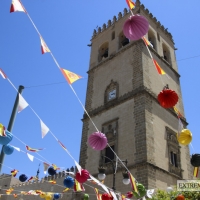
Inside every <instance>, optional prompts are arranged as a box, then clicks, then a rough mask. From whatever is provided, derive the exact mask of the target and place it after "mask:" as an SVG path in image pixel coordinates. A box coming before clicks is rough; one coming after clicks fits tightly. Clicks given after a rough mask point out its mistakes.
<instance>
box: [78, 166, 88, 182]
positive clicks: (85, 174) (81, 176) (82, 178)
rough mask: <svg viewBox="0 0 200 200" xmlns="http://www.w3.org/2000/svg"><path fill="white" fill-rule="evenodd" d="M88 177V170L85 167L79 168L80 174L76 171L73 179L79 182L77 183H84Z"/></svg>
mask: <svg viewBox="0 0 200 200" xmlns="http://www.w3.org/2000/svg"><path fill="white" fill-rule="evenodd" d="M88 178H89V172H88V171H87V170H86V169H82V170H81V174H80V173H79V172H77V173H76V177H75V179H76V180H77V181H78V182H79V183H84V182H86V181H87V179H88Z"/></svg>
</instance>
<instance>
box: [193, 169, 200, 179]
mask: <svg viewBox="0 0 200 200" xmlns="http://www.w3.org/2000/svg"><path fill="white" fill-rule="evenodd" d="M198 172H199V167H194V172H193V176H194V177H198Z"/></svg>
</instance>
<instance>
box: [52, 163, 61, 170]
mask: <svg viewBox="0 0 200 200" xmlns="http://www.w3.org/2000/svg"><path fill="white" fill-rule="evenodd" d="M52 166H53V168H54V170H60V167H57V165H55V164H52Z"/></svg>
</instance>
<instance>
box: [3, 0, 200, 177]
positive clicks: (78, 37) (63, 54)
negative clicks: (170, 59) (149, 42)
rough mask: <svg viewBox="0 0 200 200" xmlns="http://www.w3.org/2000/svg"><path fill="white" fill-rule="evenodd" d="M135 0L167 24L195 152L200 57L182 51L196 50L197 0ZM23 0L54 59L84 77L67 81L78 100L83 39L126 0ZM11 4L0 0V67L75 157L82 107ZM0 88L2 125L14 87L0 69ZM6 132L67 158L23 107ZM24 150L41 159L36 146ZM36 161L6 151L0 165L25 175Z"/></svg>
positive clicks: (47, 154) (82, 86)
mask: <svg viewBox="0 0 200 200" xmlns="http://www.w3.org/2000/svg"><path fill="white" fill-rule="evenodd" d="M141 2H142V3H143V4H144V5H145V7H147V8H148V9H149V11H150V12H151V13H152V14H153V15H154V16H155V17H156V18H157V19H158V20H159V21H160V22H161V24H162V25H164V27H165V28H168V31H169V32H170V33H171V34H172V35H173V38H174V41H175V47H176V48H178V50H177V51H176V57H177V61H178V67H179V73H180V75H181V78H180V81H181V88H182V95H183V101H184V107H185V115H186V119H187V121H188V123H189V126H188V128H189V129H190V130H191V132H192V133H193V141H192V145H193V147H194V149H192V148H190V150H191V153H199V152H200V147H199V136H198V134H199V133H198V123H199V119H198V117H199V116H198V113H200V107H199V97H200V95H199V91H198V81H199V71H198V63H199V61H200V57H195V58H192V59H186V58H191V57H194V56H198V55H200V50H199V46H200V40H199V38H198V33H199V32H200V26H199V20H200V17H199V7H200V2H199V0H194V1H193V3H192V4H190V5H189V4H188V3H187V4H186V2H185V3H184V2H182V3H181V2H180V1H172V0H168V1H160V0H152V1H149V0H142V1H141ZM22 3H23V5H24V6H25V8H26V10H27V11H28V13H29V15H30V16H31V18H32V20H33V21H34V23H35V24H36V26H37V28H38V29H39V31H40V33H41V35H42V36H43V38H44V40H45V41H46V43H47V45H48V46H49V48H50V49H51V51H52V53H53V54H54V56H55V58H56V59H57V61H58V63H59V64H60V66H61V67H62V68H65V69H67V70H70V71H73V72H74V73H77V74H79V75H81V76H83V77H84V78H83V79H81V80H79V81H77V82H75V83H74V84H73V87H74V89H75V91H76V92H77V94H78V96H79V98H80V100H81V101H82V102H83V104H84V103H85V95H86V86H87V70H88V67H89V58H90V47H88V46H87V44H90V39H91V36H92V33H93V30H94V29H95V28H96V27H97V26H100V27H101V26H102V25H103V23H107V21H108V20H109V19H111V20H112V18H113V16H114V15H116V16H118V13H119V12H123V9H124V8H125V7H126V8H127V5H126V2H125V0H120V1H107V0H101V1H94V0H88V1H70V0H48V1H47V0H23V1H22ZM10 5H11V1H10V0H9V1H8V0H5V1H0V27H1V29H0V30H1V33H0V68H2V69H3V70H4V72H5V73H6V74H7V76H8V77H9V79H10V80H11V81H12V83H13V84H14V85H15V86H16V87H17V88H18V86H19V85H23V86H25V89H24V91H23V96H24V98H25V99H26V101H27V102H28V103H29V104H30V105H31V107H32V108H33V109H34V110H35V111H36V113H37V114H38V115H39V116H40V118H41V119H42V120H43V121H44V123H45V124H46V125H47V126H48V127H49V128H50V130H51V131H52V132H53V133H54V134H55V135H56V137H57V138H58V139H59V140H60V141H61V142H62V143H63V144H64V145H65V146H66V147H67V149H68V150H69V151H70V152H71V154H72V155H73V157H74V158H75V159H76V160H77V161H78V160H79V150H80V140H81V133H82V121H81V118H82V116H83V109H82V107H81V105H80V104H79V102H78V100H77V99H76V97H75V95H74V94H73V92H72V91H71V89H70V87H69V86H68V84H67V82H66V81H65V79H64V77H63V75H62V74H61V73H60V71H59V70H58V68H57V67H56V65H55V63H54V61H53V60H52V57H51V56H50V54H45V55H42V54H41V50H40V39H39V37H38V34H37V33H36V31H35V29H34V28H33V26H32V24H31V22H30V20H29V19H28V17H27V16H26V14H25V13H22V12H15V13H10V12H9V10H10ZM0 91H1V98H0V123H3V124H4V125H5V126H6V127H7V125H8V122H9V118H10V114H11V111H12V107H13V104H14V100H15V97H16V91H15V90H14V89H13V88H12V86H11V85H10V84H9V82H8V81H6V80H4V79H2V78H1V77H0ZM177 126H178V125H177ZM98 128H100V127H98ZM13 134H14V135H16V136H17V137H18V138H19V139H20V140H22V141H23V142H24V143H25V144H27V145H29V146H30V147H32V148H45V150H43V151H41V152H40V154H41V155H42V156H43V157H44V158H45V159H46V161H49V162H51V163H54V164H56V165H58V166H59V167H64V168H68V167H71V166H72V165H74V162H73V160H72V159H71V158H70V157H69V156H68V155H67V153H66V152H65V151H64V150H63V149H62V148H61V147H60V146H59V144H58V143H57V142H56V140H55V139H54V138H53V137H52V135H51V134H47V135H46V136H45V138H44V139H42V138H41V131H40V123H39V120H38V118H37V117H36V116H35V114H34V113H33V112H32V111H31V109H30V108H29V107H27V108H26V109H25V110H23V111H22V112H21V113H19V114H17V117H16V120H15V124H14V127H13ZM11 144H12V145H14V146H16V147H19V148H21V149H22V150H23V151H25V146H24V145H23V144H22V143H21V142H19V141H18V140H17V139H15V138H14V139H13V141H12V142H11ZM31 154H32V155H34V156H35V157H37V158H40V159H41V160H44V159H43V158H41V157H39V156H38V155H37V154H34V153H31ZM44 161H45V160H44ZM39 163H41V162H40V161H38V160H37V159H34V162H31V161H30V160H29V159H28V157H27V156H26V154H24V153H20V152H17V151H15V152H14V153H13V154H12V155H10V156H6V158H5V162H4V165H5V166H4V167H3V170H2V172H3V173H10V171H11V169H9V168H8V167H11V168H15V169H18V170H19V171H20V172H19V174H21V173H25V174H27V175H29V176H32V175H35V174H36V171H37V169H38V165H39ZM40 171H41V173H40V177H43V176H44V174H43V167H42V166H40Z"/></svg>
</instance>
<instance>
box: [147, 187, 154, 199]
mask: <svg viewBox="0 0 200 200" xmlns="http://www.w3.org/2000/svg"><path fill="white" fill-rule="evenodd" d="M153 193H154V189H151V190H147V194H146V195H147V197H148V198H152V195H153Z"/></svg>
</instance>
